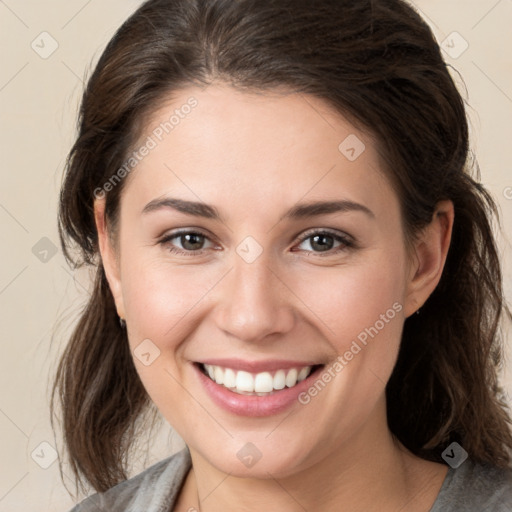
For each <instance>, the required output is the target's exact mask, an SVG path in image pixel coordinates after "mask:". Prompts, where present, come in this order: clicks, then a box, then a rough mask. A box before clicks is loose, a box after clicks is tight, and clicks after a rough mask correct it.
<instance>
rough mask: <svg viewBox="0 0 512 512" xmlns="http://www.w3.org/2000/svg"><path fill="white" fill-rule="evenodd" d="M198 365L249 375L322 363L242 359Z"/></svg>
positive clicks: (209, 360)
mask: <svg viewBox="0 0 512 512" xmlns="http://www.w3.org/2000/svg"><path fill="white" fill-rule="evenodd" d="M197 362H198V363H199V364H208V365H212V366H221V367H222V368H231V369H232V370H242V371H246V372H249V373H261V372H273V371H276V370H287V369H289V368H299V369H300V368H304V367H305V366H316V365H319V364H323V363H318V362H312V361H291V360H289V359H286V360H285V359H272V360H266V361H264V360H262V361H244V360H243V359H231V358H230V359H204V360H202V361H197Z"/></svg>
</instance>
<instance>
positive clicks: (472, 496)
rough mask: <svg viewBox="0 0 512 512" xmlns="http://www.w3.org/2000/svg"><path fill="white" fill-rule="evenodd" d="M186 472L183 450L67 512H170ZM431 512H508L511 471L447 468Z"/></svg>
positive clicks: (468, 464) (471, 466)
mask: <svg viewBox="0 0 512 512" xmlns="http://www.w3.org/2000/svg"><path fill="white" fill-rule="evenodd" d="M190 467H191V459H190V452H189V451H188V449H187V448H184V449H183V450H182V451H180V452H178V453H176V454H174V455H172V456H171V457H168V458H167V459H164V460H162V461H160V462H158V463H156V464H154V465H153V466H151V467H149V468H148V469H146V470H145V471H143V472H142V473H139V474H138V475H136V476H134V477H133V478H130V479H128V480H125V481H124V482H121V483H119V484H118V485H116V486H114V487H112V488H111V489H109V490H108V491H106V492H105V493H99V494H98V493H97V494H94V495H92V496H90V497H88V498H86V499H85V500H83V501H82V502H81V503H79V504H78V505H76V506H75V507H74V508H73V509H72V510H70V512H170V511H171V510H172V508H173V507H174V505H175V503H176V500H177V497H178V495H179V492H180V489H181V486H182V484H183V482H184V480H185V477H186V475H187V473H188V471H189V469H190ZM430 512H512V470H504V469H499V468H496V467H493V466H487V465H480V464H475V463H473V462H472V461H471V460H469V459H468V460H466V461H465V462H464V463H463V464H462V465H461V466H459V467H458V468H457V469H453V468H449V470H448V473H447V475H446V478H445V480H444V482H443V485H442V487H441V490H440V491H439V495H438V496H437V499H436V501H435V503H434V505H433V506H432V508H431V509H430Z"/></svg>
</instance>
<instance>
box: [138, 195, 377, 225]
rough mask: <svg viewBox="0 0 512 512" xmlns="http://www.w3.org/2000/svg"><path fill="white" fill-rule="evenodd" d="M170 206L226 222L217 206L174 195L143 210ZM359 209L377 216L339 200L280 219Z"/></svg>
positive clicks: (295, 210)
mask: <svg viewBox="0 0 512 512" xmlns="http://www.w3.org/2000/svg"><path fill="white" fill-rule="evenodd" d="M166 208H170V209H173V210H177V211H178V212H181V213H184V214H186V215H193V216H195V217H203V218H205V219H214V220H219V221H221V222H224V219H223V218H222V216H221V215H220V213H219V211H218V210H217V208H215V207H214V206H211V205H209V204H206V203H202V202H197V201H185V200H184V199H177V198H173V197H164V198H157V199H153V201H150V202H149V203H148V204H147V205H146V206H145V207H144V209H143V210H142V213H143V214H146V213H149V212H154V211H156V210H160V209H166ZM350 211H358V212H362V213H365V214H366V215H368V216H369V217H371V218H375V214H374V213H373V212H372V211H371V210H370V209H369V208H368V207H366V206H364V205H362V204H360V203H356V202H354V201H348V200H338V201H313V202H309V203H302V204H297V205H295V206H293V207H292V208H290V209H289V210H288V211H287V212H285V214H284V215H282V216H281V218H280V219H279V220H280V221H281V220H284V219H291V220H297V219H303V218H306V217H315V216H319V215H326V214H329V213H338V212H350Z"/></svg>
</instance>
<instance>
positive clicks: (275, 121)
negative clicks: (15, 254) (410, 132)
mask: <svg viewBox="0 0 512 512" xmlns="http://www.w3.org/2000/svg"><path fill="white" fill-rule="evenodd" d="M191 97H193V98H194V100H193V101H191V100H190V98H191ZM187 101H188V104H189V105H193V107H192V108H182V106H183V105H186V104H187ZM175 109H178V111H179V114H180V115H178V117H177V118H179V121H178V122H176V119H174V122H175V124H174V125H173V127H172V130H171V129H169V125H165V124H164V125H161V124H160V123H165V122H166V121H168V120H169V117H170V114H172V113H173V111H174V110H175ZM180 109H181V110H180ZM162 126H165V127H166V128H167V129H168V132H169V133H166V131H165V130H164V129H163V128H162ZM148 137H151V140H152V142H150V141H149V139H148ZM153 143H154V144H153ZM142 144H146V147H149V151H145V150H142V151H141V152H140V153H146V156H144V157H143V158H141V160H140V162H139V163H138V165H137V166H136V168H135V169H134V170H133V171H131V173H130V175H129V176H128V178H126V179H127V182H126V184H125V188H124V190H123V193H122V198H121V207H120V224H119V246H118V253H117V257H118V260H116V264H110V263H109V264H108V278H109V282H110V284H111V287H112V290H113V293H114V296H115V299H116V304H117V307H118V311H119V312H120V313H121V314H122V316H124V317H125V318H126V322H127V329H128V336H129V343H130V348H131V350H132V353H133V354H134V363H135V366H136V368H137V371H138V373H139V375H140V378H141V380H142V383H143V384H144V386H145V388H146V389H147V391H148V393H149V395H150V397H151V399H152V400H153V401H154V403H155V404H156V406H157V407H158V408H159V410H160V411H161V413H162V414H163V416H164V417H165V418H166V419H167V420H168V422H169V423H170V424H171V425H172V426H173V427H174V428H175V429H176V430H177V432H178V433H179V434H180V435H181V436H182V438H183V439H184V441H185V442H186V443H187V445H188V446H189V447H190V449H191V451H193V453H194V454H195V455H196V457H201V458H202V459H203V460H205V461H208V463H209V464H211V465H213V466H214V467H216V468H218V469H220V470H221V471H223V472H226V473H227V472H230V473H231V474H233V475H240V476H244V475H248V474H251V475H254V476H262V477H266V476H267V474H268V473H271V474H272V475H274V476H276V477H277V476H284V475H288V474H290V473H293V472H297V471H300V470H303V469H306V468H308V467H311V466H313V465H314V464H316V463H318V462H319V461H321V460H323V459H327V458H328V457H330V456H331V455H332V454H334V453H337V452H339V451H341V450H345V451H347V450H350V449H351V448H350V447H352V449H353V450H356V448H357V447H358V446H359V444H360V443H361V442H363V441H362V440H363V439H365V442H368V439H370V438H372V435H374V434H375V435H376V433H377V432H382V431H383V430H385V429H386V428H387V427H386V418H385V401H384V391H385V383H386V382H387V380H388V379H389V376H390V374H391V372H392V369H393V366H394V363H395V360H396V357H397V353H398V348H399V341H400V336H401V331H402V327H403V322H404V318H405V317H406V316H407V315H408V314H409V313H410V312H412V311H411V308H412V307H413V306H412V305H411V304H410V301H411V299H410V293H409V292H410V290H409V288H408V285H409V277H410V265H409V260H408V258H407V253H406V249H405V242H404V235H403V230H402V223H401V217H400V207H399V201H398V197H397V196H396V194H395V192H394V191H393V189H392V187H391V185H390V183H389V181H388V179H387V178H386V176H385V175H384V173H383V170H382V165H381V162H380V160H379V156H378V153H377V147H376V143H375V141H374V140H372V139H371V137H370V136H368V135H367V134H365V133H362V132H360V131H358V130H357V129H356V128H355V127H354V126H352V125H351V124H350V123H349V122H348V121H347V120H346V119H344V118H343V117H341V116H340V115H339V114H336V113H334V112H333V111H332V110H330V109H329V108H328V106H327V104H325V103H324V102H322V101H321V100H319V99H317V98H314V97H310V96H304V95H298V94H289V95H277V94H273V95H269V94H262V95H250V94H247V93H242V92H238V91H236V90H234V89H232V88H230V87H229V86H227V85H212V86H210V87H208V88H206V89H199V88H195V87H190V88H188V89H184V90H182V91H180V92H179V94H177V95H175V96H173V98H172V101H170V102H169V103H168V104H167V105H164V106H162V108H160V109H159V110H158V111H157V112H156V113H155V114H154V115H153V116H152V117H151V119H150V120H149V121H148V123H147V129H146V131H145V132H144V135H143V137H141V144H140V145H142ZM362 144H364V148H363V145H362ZM153 146H154V147H153ZM135 149H137V148H135ZM191 203H197V204H191ZM313 203H319V205H317V206H316V207H313V206H312V204H313ZM320 203H321V204H320ZM329 203H330V204H329ZM322 204H323V206H322ZM104 257H106V255H105V254H104ZM106 266H107V265H106ZM295 370H297V371H295ZM208 372H211V375H212V376H213V379H212V378H210V376H208V375H207V374H208ZM297 377H298V379H297ZM215 379H216V380H217V381H218V382H219V383H217V382H214V380H215ZM254 386H256V390H255V391H252V392H251V389H252V390H254V389H255V388H254ZM271 390H272V391H271ZM374 438H375V437H374ZM258 458H259V460H257V459H258ZM255 460H257V463H254V461H255Z"/></svg>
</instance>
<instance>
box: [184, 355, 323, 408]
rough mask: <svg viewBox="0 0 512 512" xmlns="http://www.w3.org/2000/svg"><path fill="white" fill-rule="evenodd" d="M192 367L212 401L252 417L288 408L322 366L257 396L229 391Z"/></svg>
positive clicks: (307, 386)
mask: <svg viewBox="0 0 512 512" xmlns="http://www.w3.org/2000/svg"><path fill="white" fill-rule="evenodd" d="M193 367H194V370H195V371H196V373H197V374H198V377H199V380H200V381H201V383H202V385H203V386H204V388H205V390H206V392H207V393H208V395H209V396H210V398H211V399H212V400H213V402H215V403H216V404H217V405H218V406H219V407H222V408H223V409H225V410H227V411H229V412H231V413H233V414H237V415H239V416H253V417H256V416H272V415H274V414H279V413H281V412H283V411H285V410H287V409H288V408H290V407H291V406H292V404H293V403H294V402H295V403H299V402H298V396H299V394H300V393H302V392H304V391H306V390H307V389H308V388H309V387H310V385H311V383H312V381H313V380H314V379H315V378H316V376H317V375H318V373H319V372H321V371H322V368H323V367H322V366H321V367H319V368H317V369H316V370H315V371H314V372H312V373H311V375H309V376H308V378H307V379H304V380H303V381H301V382H299V383H298V384H297V385H295V386H294V387H292V388H284V389H282V390H280V391H274V394H272V395H267V396H257V395H240V394H238V393H235V392H234V391H230V390H229V389H227V388H225V387H224V386H221V385H220V384H217V383H216V382H214V381H213V380H211V379H210V378H209V377H207V376H206V375H205V374H204V373H203V372H202V371H201V369H200V368H199V367H198V366H197V365H196V364H193Z"/></svg>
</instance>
